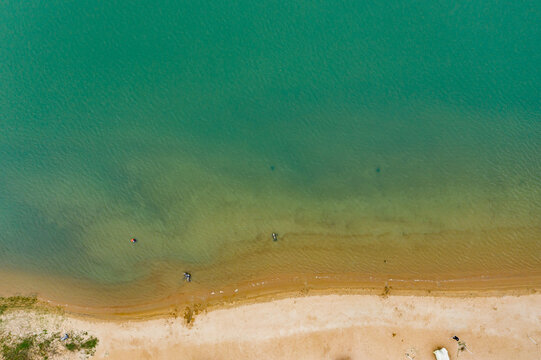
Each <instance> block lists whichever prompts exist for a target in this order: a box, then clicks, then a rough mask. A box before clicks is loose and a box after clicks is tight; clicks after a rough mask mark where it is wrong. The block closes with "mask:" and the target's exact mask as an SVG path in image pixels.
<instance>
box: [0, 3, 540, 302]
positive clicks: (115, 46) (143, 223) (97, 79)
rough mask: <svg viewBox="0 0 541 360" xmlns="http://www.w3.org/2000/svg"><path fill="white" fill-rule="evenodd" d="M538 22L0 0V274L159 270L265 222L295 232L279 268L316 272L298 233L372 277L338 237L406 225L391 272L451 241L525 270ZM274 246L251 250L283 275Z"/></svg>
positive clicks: (488, 13)
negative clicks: (269, 253)
mask: <svg viewBox="0 0 541 360" xmlns="http://www.w3.org/2000/svg"><path fill="white" fill-rule="evenodd" d="M539 19H541V2H539V1H522V2H512V3H511V2H504V1H492V2H486V1H479V0H474V1H458V2H457V1H453V2H451V1H449V2H435V1H417V2H399V1H391V2H362V1H341V2H337V1H290V2H272V1H244V0H242V1H234V2H230V1H227V2H226V1H164V2H155V1H152V2H151V1H141V2H139V3H138V4H135V3H130V2H126V1H122V2H120V1H107V2H94V1H46V2H20V1H11V0H8V1H4V2H2V4H0V269H5V270H9V271H15V272H20V271H24V272H25V273H28V274H40V275H45V276H50V277H55V276H58V275H63V276H68V277H72V278H76V279H80V280H81V281H87V282H89V283H93V284H98V285H100V284H101V285H103V286H108V285H112V284H113V285H114V284H123V285H124V286H125V287H130V286H131V287H136V286H138V285H137V284H138V283H139V282H141V281H142V279H147V277H148V276H149V273H150V272H151V270H150V269H153V270H152V271H154V272H157V273H158V275H155V277H154V280H153V281H157V282H163V283H164V284H165V283H168V282H170V281H172V280H171V276H172V275H171V274H173V273H175V272H176V271H181V270H183V269H185V268H192V269H207V270H208V269H212V266H213V264H217V263H220V262H221V261H224V259H225V258H227V259H234V258H235V254H242V256H246V254H250V253H251V252H252V253H255V252H256V251H259V250H261V249H267V248H266V247H265V246H267V245H264V246H263V245H261V244H262V243H265V244H267V243H268V242H270V233H271V232H272V231H277V232H279V233H280V234H284V236H285V237H284V239H285V240H284V241H282V242H278V243H276V244H274V245H272V246H281V247H282V248H281V249H282V251H285V252H287V247H288V246H290V245H291V244H294V243H295V242H296V238H298V239H305V238H306V237H307V236H308V237H309V240H302V241H301V240H299V242H298V243H297V248H295V249H294V250H293V249H292V250H291V253H290V256H291V258H290V260H291V262H290V264H291V270H292V271H293V270H295V271H304V272H307V273H310V272H314V273H317V272H318V271H321V270H322V268H321V266H322V265H321V264H322V262H321V261H319V260H321V259H319V260H318V259H312V258H311V256H312V255H303V254H302V251H299V249H301V248H302V246H304V245H306V246H310V247H313V248H325V247H328V251H325V252H324V257H325V258H326V260H325V264H327V266H324V268H325V269H324V270H325V271H328V272H336V273H340V272H341V271H346V270H348V271H349V270H352V271H359V272H370V271H377V270H378V268H375V267H374V266H373V265H371V264H372V263H371V261H372V259H369V258H367V256H368V255H367V254H366V253H364V252H363V251H360V250H359V252H358V253H357V252H356V249H361V248H366V247H367V246H368V247H371V249H375V248H378V247H381V248H382V249H386V247H385V246H390V245H389V244H382V241H385V240H381V237H382V236H383V237H384V238H388V239H398V237H399V236H405V235H404V234H423V237H422V238H421V237H420V236H412V237H409V238H407V239H406V238H405V239H403V240H401V242H399V243H397V245H396V246H395V250H396V249H397V248H398V249H400V247H403V249H406V250H408V251H410V252H409V254H410V255H411V256H410V257H408V258H406V259H402V260H401V262H399V265H397V267H396V268H395V269H394V270H393V271H394V273H401V272H402V271H403V272H405V273H408V274H416V276H417V277H419V278H426V277H430V274H429V273H423V270H422V266H420V265H419V263H420V262H423V261H425V260H426V259H424V258H423V259H421V258H419V259H416V258H415V251H416V250H421V251H422V250H423V248H424V247H428V248H430V249H437V248H440V249H441V251H442V252H445V251H447V249H448V247H449V246H451V245H450V244H449V240H450V239H455V238H457V236H458V238H460V239H462V241H463V243H461V244H462V245H465V244H466V245H467V249H468V251H471V252H473V253H476V251H478V252H484V253H487V254H489V255H488V256H487V257H486V258H485V259H483V260H482V261H480V262H479V263H477V265H478V267H479V269H480V271H481V272H482V273H483V274H489V275H490V274H491V273H492V272H497V271H499V272H503V273H506V274H510V275H513V274H516V273H519V272H526V273H528V274H539V273H540V272H541V245H540V242H541V230H540V229H541V228H540V224H541V105H540V104H541V100H540V99H541V91H540V89H541V86H540V85H541V71H540V68H541V66H540V64H541V27H540V26H539ZM499 228H505V229H506V230H505V232H501V231H500V230H499ZM457 231H458V232H463V233H462V234H463V235H456V234H455V235H456V236H455V235H453V236H455V237H452V236H451V237H448V235H446V234H450V233H452V232H457ZM359 234H361V235H362V236H359ZM427 234H440V235H441V234H443V235H441V236H439V237H435V238H434V239H432V238H431V237H430V235H427ZM498 234H500V235H501V234H504V235H501V236H500V237H499V236H498ZM132 236H135V237H137V238H138V239H139V242H138V243H137V245H136V246H135V247H134V246H132V245H131V244H130V243H129V241H128V239H129V238H130V237H132ZM348 236H349V237H348ZM449 236H450V235H449ZM329 239H333V240H329ZM337 239H338V240H337ZM341 239H343V240H341ZM378 239H379V240H378ZM303 241H307V242H308V243H306V244H305V243H304V242H303ZM329 241H331V242H332V241H336V249H338V248H341V249H343V248H344V247H346V248H350V249H352V252H353V255H351V257H348V258H344V257H343V255H342V254H341V253H340V254H339V253H338V252H334V250H335V248H333V244H332V243H331V244H330V243H329ZM393 241H394V240H393ZM397 241H398V240H397ZM452 241H455V240H452ZM408 242H411V243H408ZM413 243H414V244H415V248H411V244H413ZM299 244H300V245H299ZM510 244H512V248H511V247H510ZM301 245H302V246H301ZM262 246H263V247H262ZM269 246H270V245H269ZM446 246H447V248H446ZM476 249H477V250H476ZM252 250H253V251H252ZM373 251H376V250H373ZM382 251H384V250H382ZM397 251H398V252H400V251H401V250H397ZM238 256H239V258H238V261H239V263H241V262H242V256H241V255H238ZM254 256H255V255H254ZM442 256H443V255H442ZM255 258H257V256H255ZM269 259H270V260H269ZM273 259H274V258H272V257H271V258H268V259H265V260H264V261H263V260H262V263H259V264H258V263H257V262H256V263H254V264H255V265H253V266H254V267H257V266H260V267H262V268H266V269H268V271H270V272H276V271H278V270H277V269H276V268H277V267H279V269H281V270H283V271H287V270H288V264H285V265H284V264H283V263H280V264H279V266H278V263H279V262H280V261H278V260H276V259H275V260H276V263H273V261H274V260H273ZM295 259H298V261H296V260H295ZM472 261H473V260H472V259H469V260H468V259H456V258H455V259H452V260H450V261H449V259H447V260H446V266H447V270H448V271H449V272H452V271H453V269H457V270H458V269H460V268H462V267H463V266H466V265H468V264H469V265H468V266H475V265H472V264H473V263H472ZM379 262H380V261H379V260H378V263H379ZM166 264H167V265H166ZM273 264H274V265H273ZM299 264H300V265H299ZM359 264H360V265H359ZM363 264H364V265H363ZM502 264H504V265H502ZM160 266H163V267H167V268H168V269H169V270H167V271H165V270H164V272H163V275H159V274H160V270H157V269H160ZM246 266H247V267H249V266H250V265H246ZM273 266H274V267H273ZM502 266H503V268H502ZM466 268H467V266H466ZM215 270H216V271H214V272H213V271H210V270H208V271H207V272H206V273H205V274H206V277H207V278H206V279H202V280H201V281H203V282H204V281H208V282H209V283H212V282H213V281H214V282H216V281H226V280H227V279H228V278H224V276H225V275H224V274H223V273H222V272H221V271H220V270H219V269H218V268H216V269H215ZM262 271H263V270H262ZM254 273H258V272H257V271H256V270H255V269H254ZM247 276H248V278H249V276H250V273H249V272H248V275H247ZM29 287H30V285H29ZM140 289H142V290H141V291H140V293H141V294H144V293H145V291H147V292H148V294H146V295H141V296H142V297H144V296H148V297H152V296H154V295H155V294H150V292H151V291H155V289H153V290H149V289H148V288H145V287H140ZM29 290H36V289H33V288H30V289H29ZM156 296H158V295H156Z"/></svg>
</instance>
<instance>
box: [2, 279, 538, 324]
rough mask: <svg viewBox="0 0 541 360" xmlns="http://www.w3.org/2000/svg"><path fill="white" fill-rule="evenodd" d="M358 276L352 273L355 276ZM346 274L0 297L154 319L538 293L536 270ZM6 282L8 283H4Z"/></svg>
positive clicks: (89, 313) (74, 312)
mask: <svg viewBox="0 0 541 360" xmlns="http://www.w3.org/2000/svg"><path fill="white" fill-rule="evenodd" d="M355 276H357V277H355ZM354 279H358V275H357V274H355V275H354V276H353V277H351V276H348V274H340V275H332V274H318V275H314V274H311V275H307V274H291V275H289V276H285V275H282V276H281V277H279V278H265V279H254V280H252V281H249V282H245V283H240V284H236V285H224V286H223V287H219V288H214V289H209V288H206V287H201V286H199V287H198V286H193V287H192V285H195V284H192V283H186V284H184V285H185V286H186V287H185V288H184V289H185V291H183V292H179V293H176V294H173V295H171V296H167V297H164V298H161V299H159V300H154V301H149V302H146V303H138V304H133V305H125V304H122V305H115V306H87V305H86V304H85V305H80V304H74V303H68V302H65V301H59V300H55V299H50V298H48V297H47V296H46V294H43V293H40V292H21V291H16V292H9V291H6V287H5V286H3V288H1V289H0V296H12V295H23V296H24V295H29V294H30V295H36V296H37V297H38V298H39V300H40V302H41V303H43V304H46V305H47V306H52V307H61V308H62V309H63V310H64V311H65V312H66V313H69V314H70V315H71V316H81V317H85V318H96V319H108V320H115V319H129V320H135V319H153V318H167V317H169V316H171V315H174V314H178V313H179V312H181V311H182V310H183V309H185V308H193V307H197V308H200V309H209V310H215V309H223V308H232V307H237V306H244V305H247V304H255V303H260V302H268V301H273V300H280V299H285V298H298V297H304V296H306V295H316V296H321V295H370V296H379V297H383V298H385V297H387V296H397V295H398V296H417V297H444V298H470V297H473V298H475V297H503V296H522V295H530V294H536V293H539V292H540V290H541V275H539V276H527V277H518V276H513V277H500V278H496V277H491V278H488V277H478V278H468V279H443V280H431V279H428V280H415V279H413V280H411V279H396V278H391V279H377V280H376V279H375V278H373V277H372V278H371V279H370V280H369V281H354ZM8 285H9V284H8Z"/></svg>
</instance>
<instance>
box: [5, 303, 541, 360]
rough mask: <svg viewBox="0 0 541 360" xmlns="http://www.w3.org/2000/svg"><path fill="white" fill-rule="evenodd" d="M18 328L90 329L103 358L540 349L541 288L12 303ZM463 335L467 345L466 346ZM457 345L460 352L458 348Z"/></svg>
mask: <svg viewBox="0 0 541 360" xmlns="http://www.w3.org/2000/svg"><path fill="white" fill-rule="evenodd" d="M3 317H4V319H3V320H4V321H3V324H4V327H7V329H6V330H11V331H13V332H19V333H22V332H27V331H30V330H34V331H41V330H42V329H43V328H48V329H49V331H70V330H81V331H88V332H89V333H90V334H93V335H95V336H97V337H98V338H99V339H100V343H99V346H98V348H97V351H96V354H95V358H97V359H335V360H338V359H397V360H398V359H417V360H420V359H434V356H433V355H432V351H433V350H434V349H436V348H438V347H441V346H445V347H446V348H447V349H448V350H449V352H450V355H451V359H457V358H460V359H464V360H467V359H477V360H480V359H505V360H508V359H517V360H518V359H532V360H540V359H541V354H540V351H541V348H540V347H541V295H538V294H533V295H523V296H500V297H472V298H458V297H429V296H389V297H381V296H374V295H323V296H307V297H298V298H287V299H282V300H276V301H270V302H264V303H255V304H250V305H240V306H237V307H232V308H228V309H221V310H213V311H209V312H207V313H202V314H199V315H197V316H196V317H195V321H194V322H193V324H192V325H191V326H187V325H186V323H185V321H184V319H183V318H182V317H179V318H163V319H153V320H142V321H104V320H92V319H83V318H80V317H79V318H76V317H70V316H65V315H53V314H39V313H34V314H29V313H28V312H22V311H19V312H14V313H7V314H5V315H4V316H3ZM453 335H457V336H459V337H460V338H461V340H464V341H465V342H466V344H467V348H468V350H467V351H462V352H460V353H458V352H457V343H456V341H454V340H452V339H450V337H451V336H453ZM457 354H458V355H457Z"/></svg>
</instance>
